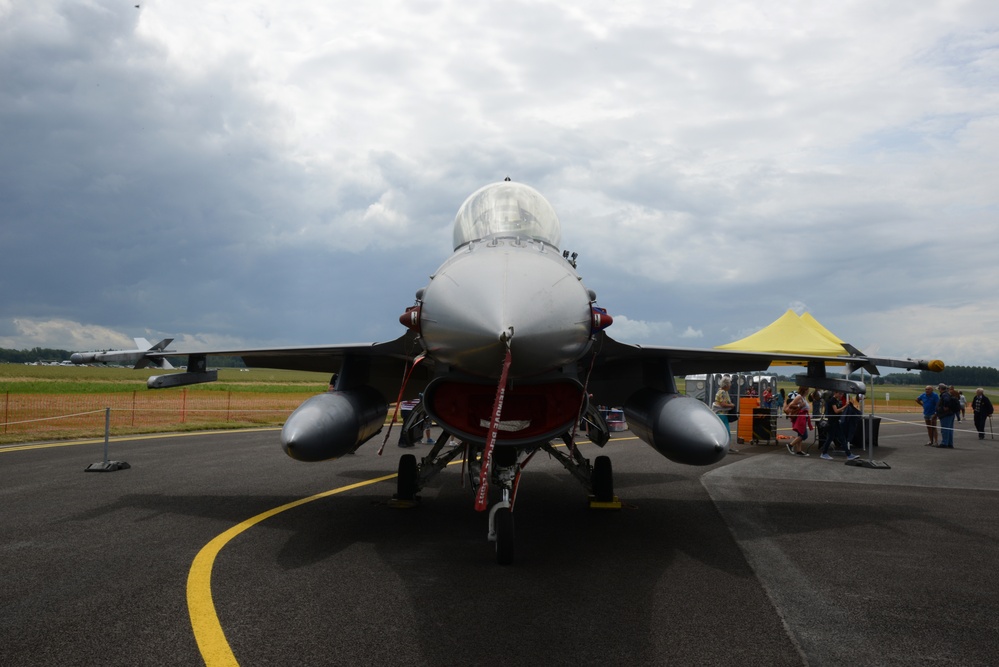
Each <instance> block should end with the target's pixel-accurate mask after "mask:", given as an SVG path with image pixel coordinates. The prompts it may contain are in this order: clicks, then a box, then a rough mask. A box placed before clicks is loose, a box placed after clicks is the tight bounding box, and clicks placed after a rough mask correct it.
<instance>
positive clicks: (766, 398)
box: [712, 377, 994, 460]
mask: <svg viewBox="0 0 999 667" xmlns="http://www.w3.org/2000/svg"><path fill="white" fill-rule="evenodd" d="M730 387H731V382H730V380H729V379H728V378H727V377H726V378H724V379H722V381H721V383H720V384H719V388H718V392H717V393H716V395H715V397H714V402H713V404H712V409H713V410H714V411H715V413H716V414H718V416H719V418H720V419H721V420H722V421H723V422H725V423H726V424H728V423H730V422H731V421H732V420H733V417H734V416H735V415H734V414H733V411H734V408H735V404H734V403H733V402H732V398H731V396H730V394H729V389H730ZM747 395H748V394H747ZM752 395H755V392H754V393H753V394H752ZM916 403H918V404H919V405H920V406H921V407H922V409H923V420H924V422H925V424H926V431H927V436H928V442H927V443H926V445H927V446H928V447H941V448H945V449H952V448H953V447H954V431H955V427H954V424H955V422H959V421H962V420H964V419H965V417H966V412H967V408H968V405H969V401H967V400H966V399H965V396H964V392H962V391H960V390H958V389H955V388H954V387H953V386H948V385H946V384H940V385H939V386H937V387H936V391H934V387H933V386H932V385H927V387H926V391H925V392H924V393H922V394H920V395H919V396H918V397H917V398H916ZM760 405H761V407H765V408H766V407H769V408H772V409H775V410H777V411H779V412H782V413H783V414H784V415H786V416H787V418H788V419H790V420H791V430H792V431H793V432H794V435H793V437H792V439H791V440H790V441H789V442H788V443H787V451H788V453H789V454H791V455H793V456H808V452H807V451H805V449H806V448H805V446H804V443H805V442H806V441H807V439H808V435H809V432H810V431H814V430H816V427H817V426H818V431H819V441H820V449H821V453H820V455H819V457H820V458H822V459H825V460H832V458H833V456H832V453H831V452H832V451H834V450H835V449H840V450H842V451H843V453H845V454H846V458H847V460H853V459H856V458H859V457H858V455H857V454H854V453H853V452H852V451H851V450H850V443H851V442H853V440H854V435H855V433H856V431H857V428H858V426H859V423H860V419H859V417H861V416H862V415H863V409H862V407H861V405H860V398H859V397H858V396H856V395H847V394H846V393H845V392H841V391H839V392H834V391H819V390H816V389H813V388H809V387H803V386H802V387H798V389H797V391H792V392H790V393H788V394H787V395H786V396H785V394H784V390H783V389H781V390H780V391H779V394H773V393H771V392H770V390H769V388H768V389H766V390H765V391H764V392H763V393H762V394H761V395H760ZM970 405H971V410H972V414H973V419H974V423H975V430H976V431H977V432H978V439H979V440H984V439H985V424H986V421H987V420H989V418H990V417H991V416H992V413H993V411H994V410H993V406H992V402H991V401H990V400H989V398H988V396H986V395H985V390H984V389H982V388H978V389H976V390H975V396H974V398H972V400H971V401H970ZM820 415H821V419H820V417H819V416H820Z"/></svg>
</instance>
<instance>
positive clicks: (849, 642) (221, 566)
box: [0, 423, 999, 665]
mask: <svg viewBox="0 0 999 667" xmlns="http://www.w3.org/2000/svg"><path fill="white" fill-rule="evenodd" d="M377 439H380V436H378V438H376V440H377ZM924 441H925V431H921V430H920V428H918V427H917V426H913V425H905V424H899V425H895V424H885V423H883V424H882V429H881V434H880V445H881V446H880V447H878V448H877V450H876V455H875V456H876V458H877V459H880V460H884V461H886V462H888V463H889V464H890V465H891V466H892V467H891V469H889V470H872V469H864V468H855V467H848V466H845V465H844V464H843V463H842V462H841V461H835V462H827V461H822V460H820V459H818V458H817V456H816V455H815V453H814V450H813V456H812V457H810V458H807V459H801V458H796V457H791V456H788V455H787V453H786V451H785V450H783V448H781V449H778V448H776V447H773V446H769V447H768V446H756V447H750V446H745V447H740V450H741V453H740V454H738V455H731V456H729V457H728V458H727V459H726V460H725V461H724V462H722V463H720V464H717V465H715V466H711V467H708V468H692V467H684V466H680V465H676V464H673V463H671V462H670V461H668V460H666V459H664V458H662V457H661V456H660V455H658V454H657V453H656V452H655V451H654V450H652V449H651V448H650V447H648V446H646V445H644V444H643V443H641V442H640V441H638V440H636V439H634V438H633V437H631V436H630V434H629V433H627V432H624V433H622V434H619V435H618V436H617V437H616V438H615V439H614V440H613V441H612V442H611V443H609V444H608V445H607V447H606V448H604V450H603V452H600V450H598V449H597V448H596V447H594V446H593V445H590V444H584V445H582V447H583V451H584V453H585V454H586V456H588V457H590V458H593V457H594V456H596V455H597V454H598V453H606V454H608V455H609V456H610V457H611V459H612V461H613V466H614V479H615V489H616V493H617V495H618V496H619V497H620V498H621V500H622V501H623V502H624V503H625V507H624V509H622V510H620V511H600V512H598V511H593V510H590V509H588V507H587V504H586V501H585V495H584V493H583V491H582V489H581V487H580V486H579V485H578V484H577V483H576V482H575V480H574V479H573V478H572V477H571V476H570V475H569V474H568V473H567V472H565V471H564V470H563V469H562V467H561V466H560V465H559V464H558V463H557V462H555V461H550V460H548V458H547V456H545V455H538V456H537V457H535V459H534V460H532V461H531V463H530V465H529V466H528V468H527V470H526V472H525V474H524V479H523V482H522V485H521V490H520V495H519V496H518V500H517V506H516V512H515V516H516V521H517V558H516V562H515V564H514V565H513V566H511V567H499V566H497V565H496V564H495V563H494V558H493V552H492V546H491V545H490V544H489V543H487V542H486V539H485V535H486V517H485V515H483V514H479V513H477V512H475V511H474V509H473V499H472V497H471V493H470V491H469V490H468V489H467V488H464V489H463V488H462V487H461V475H460V471H459V469H458V467H451V468H449V469H448V470H446V471H444V472H443V473H442V474H441V475H440V476H438V477H437V478H436V479H435V480H433V482H432V483H431V485H430V486H429V487H428V488H427V489H425V490H424V492H423V494H422V495H423V503H422V506H421V507H419V508H418V509H414V510H398V509H393V508H391V507H389V505H388V503H387V500H388V499H389V498H390V496H391V494H392V493H393V492H394V490H395V483H394V480H393V479H391V478H388V479H383V481H372V480H377V479H378V478H387V477H390V476H391V475H393V474H394V473H395V470H396V464H397V460H398V454H399V451H400V450H398V449H397V448H396V447H394V446H389V447H387V448H386V452H385V455H384V456H381V457H379V456H377V453H376V452H377V448H378V443H377V442H374V441H372V442H369V443H368V444H366V445H365V446H364V447H362V448H361V449H360V450H359V452H358V453H357V454H356V455H352V456H348V457H344V458H343V459H340V460H338V461H333V462H327V463H318V464H305V463H300V462H297V461H293V460H291V459H289V458H287V457H286V456H285V455H284V454H283V452H282V451H281V449H280V445H279V442H278V432H277V431H276V430H265V431H255V432H229V433H213V434H204V435H187V436H176V437H149V438H136V439H132V440H121V441H112V442H111V452H110V458H112V459H118V460H124V461H127V462H128V463H129V464H130V465H131V468H130V469H128V470H122V471H118V472H114V473H84V472H83V470H84V468H86V467H87V465H88V464H90V463H93V462H95V461H99V460H100V459H101V457H102V448H103V443H102V442H90V443H85V444H75V445H67V446H59V447H51V448H37V449H36V448H25V447H16V448H15V447H10V448H6V449H3V448H0V496H2V500H3V502H2V506H3V512H2V515H0V526H2V536H3V537H2V541H0V565H2V567H3V573H4V575H5V577H4V584H3V586H2V587H0V591H2V592H0V601H2V604H0V610H2V611H0V628H2V629H0V662H2V663H3V664H11V665H52V664H64V665H98V664H99V665H161V664H171V665H197V664H205V663H206V662H207V663H208V664H211V665H214V664H240V665H320V664H324V665H357V664H383V665H442V664H445V665H457V664H477V665H536V664H542V663H543V664H555V665H561V664H565V665H596V664H600V665H664V664H711V665H736V664H738V665H806V664H808V665H912V664H962V665H990V664H996V663H997V662H999V648H997V645H996V642H995V639H994V638H995V637H996V636H997V631H999V622H997V620H996V619H997V617H999V583H997V582H996V577H995V576H994V563H995V562H996V560H997V558H999V546H997V545H999V526H997V523H996V519H995V517H996V516H999V475H997V474H996V473H997V471H999V461H997V452H999V445H997V444H996V442H995V441H990V440H985V441H978V440H977V439H976V438H975V437H974V436H973V435H968V434H965V433H960V434H958V437H957V438H956V444H957V448H956V449H955V450H953V451H948V450H938V449H931V448H929V447H923V446H922V443H923V442H924ZM411 451H412V450H411ZM417 453H418V450H417ZM346 487H352V488H346ZM330 492H333V493H330ZM227 531H229V532H228V533H227ZM212 622H214V623H215V624H216V627H217V631H218V633H219V635H216V636H215V637H214V638H213V637H211V636H210V635H211V632H210V630H209V631H206V630H205V628H206V627H208V625H211V623H212ZM206 623H207V624H208V625H206ZM196 632H198V633H199V634H198V637H197V639H196V634H195V633H196ZM205 632H208V634H205ZM219 636H220V637H221V640H220V639H219ZM220 642H221V643H220ZM226 660H228V661H229V662H228V663H227V662H225V661H226Z"/></svg>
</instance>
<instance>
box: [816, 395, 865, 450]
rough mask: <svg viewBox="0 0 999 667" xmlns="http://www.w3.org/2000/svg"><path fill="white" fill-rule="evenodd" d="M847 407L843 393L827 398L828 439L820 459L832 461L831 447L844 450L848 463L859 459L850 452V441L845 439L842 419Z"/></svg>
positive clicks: (824, 443)
mask: <svg viewBox="0 0 999 667" xmlns="http://www.w3.org/2000/svg"><path fill="white" fill-rule="evenodd" d="M847 405H848V404H847V402H846V394H844V393H843V392H841V391H838V392H836V393H830V394H829V396H828V397H827V398H826V439H825V440H824V441H823V443H822V456H820V457H819V458H820V459H825V460H826V461H831V460H832V456H831V455H830V454H829V445H833V446H834V447H839V448H840V449H842V450H844V451H845V452H846V460H847V461H852V460H854V459H856V458H859V457H858V455H857V454H854V453H853V452H851V451H850V441H849V440H846V439H845V438H844V437H843V425H842V423H841V417H842V415H843V412H844V411H845V410H846V406H847Z"/></svg>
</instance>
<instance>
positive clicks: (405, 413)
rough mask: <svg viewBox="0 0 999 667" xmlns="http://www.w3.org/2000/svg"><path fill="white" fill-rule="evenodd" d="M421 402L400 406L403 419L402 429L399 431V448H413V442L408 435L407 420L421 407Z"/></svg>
mask: <svg viewBox="0 0 999 667" xmlns="http://www.w3.org/2000/svg"><path fill="white" fill-rule="evenodd" d="M419 404H420V402H419V401H403V402H402V403H400V404H399V415H400V417H401V419H402V429H401V430H400V431H399V446H400V447H403V448H409V447H412V446H413V442H412V441H411V440H410V439H409V436H408V435H407V434H406V420H408V419H409V415H410V414H411V413H412V412H413V410H415V409H416V406H417V405H419Z"/></svg>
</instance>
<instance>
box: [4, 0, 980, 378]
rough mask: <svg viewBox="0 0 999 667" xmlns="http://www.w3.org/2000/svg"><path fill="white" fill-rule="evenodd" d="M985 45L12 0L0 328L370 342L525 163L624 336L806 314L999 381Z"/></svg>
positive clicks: (762, 27) (957, 12)
mask: <svg viewBox="0 0 999 667" xmlns="http://www.w3.org/2000/svg"><path fill="white" fill-rule="evenodd" d="M133 4H134V3H133ZM996 35H999V5H995V3H990V2H984V1H978V0H971V1H969V2H962V3H952V2H929V3H917V4H913V3H905V2H900V1H894V2H889V3H878V4H871V3H865V2H856V1H850V2H846V3H837V4H835V5H828V4H816V3H810V2H790V3H782V4H780V5H775V4H774V3H765V2H735V3H732V2H721V1H720V0H708V1H707V2H698V3H689V2H640V3H626V4H621V3H618V4H614V3H605V2H603V3H602V2H596V1H588V0H587V1H583V2H572V3H568V2H558V1H554V0H552V1H548V2H538V3H521V4H514V5H509V4H482V3H475V4H469V3H460V4H459V3H447V2H444V3H428V2H401V1H400V2H394V3H368V4H363V3H362V4H355V5H350V6H347V5H339V4H337V3H332V4H331V3H316V2H302V1H294V0H292V1H290V2H281V3H277V2H271V1H266V0H251V1H250V2H241V3H228V2H217V1H209V2H193V1H190V0H176V1H173V2H159V1H157V0H149V1H144V2H143V3H142V6H141V8H140V9H139V10H136V9H135V8H134V7H133V6H132V5H128V4H124V3H116V2H111V1H110V0H103V1H102V0H88V1H87V2H68V1H67V2H55V3H35V4H31V3H16V4H15V3H11V2H0V79H2V80H3V81H4V86H3V88H2V90H0V131H2V132H3V136H4V137H5V147H4V151H3V152H2V154H0V173H3V174H4V175H5V178H4V179H0V201H4V202H5V205H4V207H3V210H2V211H0V247H2V248H4V251H5V261H4V262H3V263H2V264H0V294H3V295H4V296H3V299H2V300H0V321H6V322H8V323H9V322H10V321H12V320H13V319H17V320H19V321H26V322H29V321H30V322H35V323H36V324H35V325H33V328H25V329H24V330H23V332H22V330H20V329H17V328H15V327H14V326H13V325H10V324H8V326H7V327H6V328H5V331H6V333H7V335H5V337H4V338H3V340H4V341H5V342H6V345H5V346H7V347H33V346H35V344H36V342H35V341H36V338H35V336H38V337H39V338H38V340H42V339H44V340H54V339H55V338H54V337H58V336H63V337H64V338H65V339H66V340H67V341H68V342H69V343H72V344H73V345H72V346H73V347H96V348H101V347H109V346H112V345H115V344H116V343H115V342H114V340H109V341H96V340H95V341H94V344H93V345H84V344H76V343H77V342H78V341H79V342H80V343H82V342H83V341H81V340H80V339H79V338H78V337H76V336H75V335H73V334H71V330H72V329H73V326H72V325H64V326H63V327H62V331H63V333H61V334H58V333H57V332H58V331H59V326H56V325H53V326H52V328H50V329H44V328H43V327H42V325H41V324H39V323H47V322H58V321H64V322H70V323H72V322H95V323H98V324H99V326H101V327H106V328H107V329H108V332H107V335H108V337H109V338H112V339H116V340H118V341H119V342H120V339H121V338H122V337H127V338H130V337H131V336H132V335H133V332H136V331H138V332H139V333H138V334H137V335H142V332H144V331H147V330H152V331H168V332H172V334H171V335H176V337H177V338H178V340H186V338H185V337H191V338H190V340H192V342H193V341H198V342H208V341H214V342H218V343H219V344H220V345H222V346H230V345H229V343H232V346H236V343H237V342H238V341H245V342H246V343H253V344H258V343H259V344H272V343H274V344H277V343H280V344H295V343H306V342H309V343H313V342H336V341H355V340H364V339H373V340H385V339H387V338H390V337H394V336H395V335H397V333H398V324H397V322H396V321H395V316H396V315H397V314H398V312H401V309H402V308H404V307H405V305H408V303H409V302H410V301H411V298H412V294H413V292H414V291H415V289H416V288H418V287H421V286H422V285H423V284H424V283H425V281H426V276H427V275H428V274H429V273H431V272H432V271H433V269H434V268H435V267H436V266H437V265H438V264H439V262H440V261H442V260H443V259H444V257H445V256H446V254H447V253H448V252H449V251H450V245H449V239H450V230H449V225H450V222H451V220H452V219H453V216H454V213H455V211H456V209H457V207H458V205H459V204H460V203H461V201H462V200H463V199H464V197H465V196H466V195H467V194H468V193H469V192H471V191H473V190H474V189H476V188H477V187H479V186H481V185H483V184H485V183H487V182H490V181H494V180H499V179H502V178H503V177H504V176H507V175H510V176H511V177H512V178H514V179H515V180H520V181H524V182H528V183H530V184H532V185H534V186H535V187H537V188H538V189H539V190H540V191H541V192H542V193H543V194H545V195H546V196H547V197H549V198H550V199H551V201H552V203H553V204H554V205H555V207H556V210H557V211H558V212H559V215H560V217H561V219H562V222H563V239H564V242H565V244H566V246H567V247H571V248H573V249H574V250H577V251H579V252H580V255H581V264H580V267H581V271H582V272H583V275H584V278H585V280H586V284H587V286H588V287H590V288H592V289H594V290H595V291H596V292H597V293H598V294H599V295H600V296H601V299H602V305H604V306H605V307H607V308H609V310H610V311H611V313H612V314H615V313H617V315H616V316H615V325H614V327H613V329H612V330H611V331H610V333H611V335H613V336H614V337H616V338H621V339H626V336H627V337H634V340H641V341H642V342H645V343H648V344H678V343H680V342H683V341H686V342H687V343H691V342H695V343H696V344H698V345H702V344H703V345H705V346H711V345H716V344H719V343H724V342H729V341H731V340H735V339H737V338H739V337H741V335H740V332H746V333H749V332H752V331H755V330H756V329H758V328H759V327H761V326H764V325H766V324H768V323H769V322H770V321H772V320H773V319H776V318H777V317H778V316H779V315H781V314H782V313H783V312H784V310H786V309H787V308H788V307H789V304H791V307H793V308H795V309H796V310H798V309H799V308H801V309H807V310H808V311H809V312H811V313H812V314H813V315H815V316H816V317H817V318H818V319H819V320H820V321H822V322H823V323H826V324H827V326H830V328H831V329H833V330H834V331H836V332H837V333H839V332H840V331H844V332H846V333H847V334H849V337H850V338H851V339H852V340H853V341H854V342H856V341H871V342H877V343H878V344H879V345H881V346H883V347H884V348H885V349H888V348H890V349H891V350H892V352H893V354H903V355H912V356H940V357H942V358H944V359H945V360H949V358H955V359H960V360H962V361H964V362H965V363H969V364H974V363H975V362H976V361H978V362H979V363H980V364H985V365H993V366H999V345H997V344H996V339H995V337H994V336H993V334H992V333H990V332H992V331H995V330H996V329H995V328H994V327H993V328H992V329H989V328H988V327H982V324H981V323H982V322H987V321H991V320H990V319H989V316H988V312H989V308H992V307H993V306H994V305H995V304H994V299H993V297H992V294H991V289H992V288H991V286H992V285H995V284H996V282H997V279H999V267H997V266H996V263H995V261H994V258H993V257H992V255H993V254H994V252H993V250H992V247H991V245H990V244H989V243H988V242H987V240H988V239H989V238H991V235H994V233H993V231H992V230H993V229H994V228H995V223H996V215H997V211H999V201H997V194H996V188H995V183H996V182H999V167H997V166H996V162H995V159H994V155H995V153H996V149H997V148H999V146H997V143H999V138H997V137H999V132H997V129H999V128H997V127H996V125H997V122H999V121H997V117H996V114H995V109H996V108H997V105H999V86H997V84H996V81H997V80H999V78H997V76H996V74H997V71H999V58H997V56H996V54H997V53H999V49H997V48H996V47H997V37H996ZM805 304H807V308H806V306H805ZM620 313H628V314H629V316H624V315H621V314H620ZM889 314H890V315H889ZM632 318H633V319H632ZM939 322H945V323H947V325H948V326H949V327H950V331H949V332H948V333H947V334H946V335H944V334H934V335H932V336H930V335H923V334H922V333H921V332H928V331H932V330H934V328H935V327H936V326H937V323H939ZM674 323H675V324H674ZM901 323H904V326H901V325H900V324H901ZM77 326H79V327H82V328H83V329H85V330H89V331H93V335H94V336H97V337H99V335H100V334H101V332H100V331H99V330H96V329H93V328H92V327H90V326H84V325H77ZM114 332H124V333H114ZM622 332H623V333H622ZM910 332H920V333H910ZM742 335H744V334H742ZM844 337H845V336H844ZM68 346H70V345H67V347H68Z"/></svg>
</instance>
